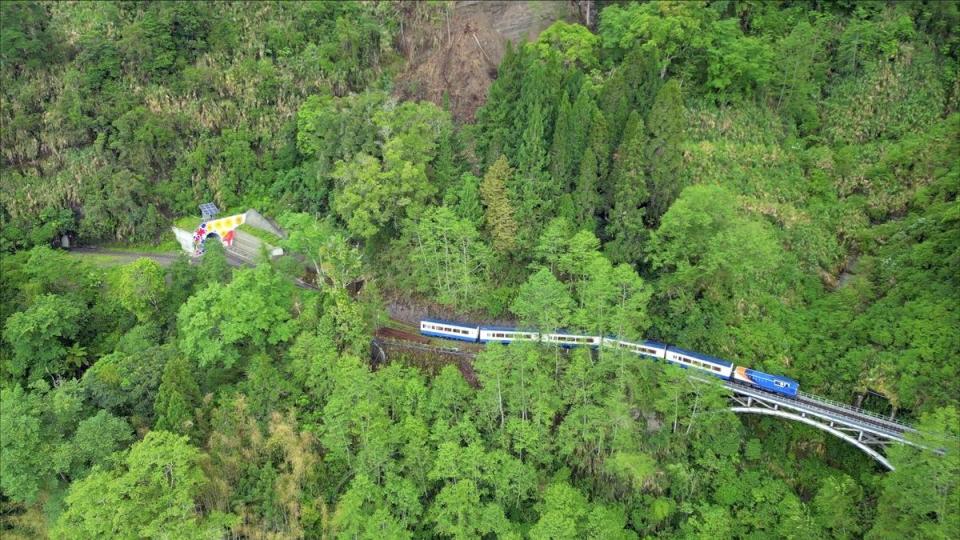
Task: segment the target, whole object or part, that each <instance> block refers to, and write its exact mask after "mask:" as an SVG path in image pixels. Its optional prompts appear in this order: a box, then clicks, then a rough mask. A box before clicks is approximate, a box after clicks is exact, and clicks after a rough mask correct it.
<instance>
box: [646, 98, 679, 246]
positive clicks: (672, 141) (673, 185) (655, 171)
mask: <svg viewBox="0 0 960 540" xmlns="http://www.w3.org/2000/svg"><path fill="white" fill-rule="evenodd" d="M685 118H686V111H685V110H684V108H683V100H682V98H681V96H680V84H679V83H677V81H676V80H670V81H668V82H667V83H666V84H665V85H663V88H661V89H660V91H659V92H657V99H656V101H654V103H653V109H651V110H650V118H649V119H648V121H647V128H648V130H649V134H650V143H649V144H648V145H647V163H648V166H649V177H648V178H647V190H648V191H649V193H650V202H649V204H648V205H647V224H648V225H650V226H651V227H654V226H656V225H657V224H658V223H659V222H660V217H661V216H662V215H663V214H664V213H665V212H666V211H667V209H668V208H670V205H671V204H673V201H674V200H675V199H676V198H677V195H679V194H680V190H681V188H682V187H683V186H682V185H681V182H682V181H683V179H682V177H681V170H680V169H681V167H682V165H683V155H682V153H681V151H680V145H681V143H682V142H683V123H684V121H685Z"/></svg>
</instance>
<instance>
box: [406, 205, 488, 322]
mask: <svg viewBox="0 0 960 540" xmlns="http://www.w3.org/2000/svg"><path fill="white" fill-rule="evenodd" d="M397 249H398V250H399V252H400V253H401V255H399V256H398V259H401V260H404V261H405V262H406V263H407V264H409V265H410V266H411V267H410V268H409V269H407V268H404V267H400V268H398V271H399V272H398V275H401V276H403V275H406V276H409V280H410V281H409V283H410V284H411V285H412V286H413V287H414V288H415V289H416V290H418V291H420V292H423V293H427V294H429V295H431V296H432V297H434V298H436V299H437V301H438V302H440V303H442V304H448V305H452V306H458V307H463V308H467V309H470V308H475V307H479V306H480V305H481V304H479V302H480V301H481V300H482V299H483V297H484V296H485V293H486V288H487V279H488V271H489V268H490V264H491V262H492V258H493V253H492V250H491V249H490V248H489V247H488V246H487V245H486V244H484V243H483V241H482V240H481V239H480V234H479V233H478V232H477V230H476V228H475V227H474V226H473V224H472V223H470V222H467V221H465V220H461V219H458V218H457V217H456V216H455V215H454V214H453V212H451V211H450V210H448V209H447V208H446V207H443V206H441V207H439V208H436V209H432V210H428V211H426V212H425V213H424V215H423V216H422V217H421V219H420V220H419V221H417V222H410V223H409V225H408V226H407V228H406V230H405V231H404V233H403V235H402V236H401V237H400V240H399V242H398V246H397Z"/></svg>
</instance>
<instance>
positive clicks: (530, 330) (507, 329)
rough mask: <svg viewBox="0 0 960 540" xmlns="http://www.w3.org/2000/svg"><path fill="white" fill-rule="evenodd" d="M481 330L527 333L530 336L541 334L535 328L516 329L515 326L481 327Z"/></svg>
mask: <svg viewBox="0 0 960 540" xmlns="http://www.w3.org/2000/svg"><path fill="white" fill-rule="evenodd" d="M480 330H502V331H504V332H527V333H530V334H539V333H540V332H539V331H538V330H537V329H535V328H516V327H513V326H481V327H480Z"/></svg>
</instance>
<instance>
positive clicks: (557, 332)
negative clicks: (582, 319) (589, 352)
mask: <svg viewBox="0 0 960 540" xmlns="http://www.w3.org/2000/svg"><path fill="white" fill-rule="evenodd" d="M541 333H542V334H543V335H545V336H558V335H562V336H577V337H597V336H595V335H593V334H586V333H583V334H581V333H579V332H571V331H569V330H565V329H559V330H554V331H553V332H541Z"/></svg>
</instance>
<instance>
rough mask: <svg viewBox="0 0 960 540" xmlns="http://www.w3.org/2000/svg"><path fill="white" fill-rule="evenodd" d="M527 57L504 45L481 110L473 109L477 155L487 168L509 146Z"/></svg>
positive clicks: (510, 145)
mask: <svg viewBox="0 0 960 540" xmlns="http://www.w3.org/2000/svg"><path fill="white" fill-rule="evenodd" d="M526 64H527V57H526V55H524V54H523V49H519V50H517V49H514V48H513V45H512V44H511V42H509V41H508V42H507V48H506V52H505V53H504V56H503V61H502V62H501V63H500V69H499V71H498V72H497V80H496V81H494V82H493V84H492V85H490V93H489V95H488V96H487V101H486V103H484V105H483V107H480V108H479V109H478V110H477V115H476V124H475V129H476V133H477V156H479V157H481V158H483V160H484V163H485V164H486V165H487V166H488V167H489V166H490V165H492V164H493V162H494V161H496V159H497V158H498V157H499V156H500V155H501V154H502V153H503V152H504V151H505V150H506V149H508V148H515V146H513V143H514V142H515V141H514V140H512V139H511V136H510V135H511V133H512V131H511V128H510V127H508V126H512V124H513V118H514V116H516V115H515V109H516V106H517V105H516V104H517V101H518V100H519V98H520V88H521V83H522V81H523V74H524V71H525V70H526Z"/></svg>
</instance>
